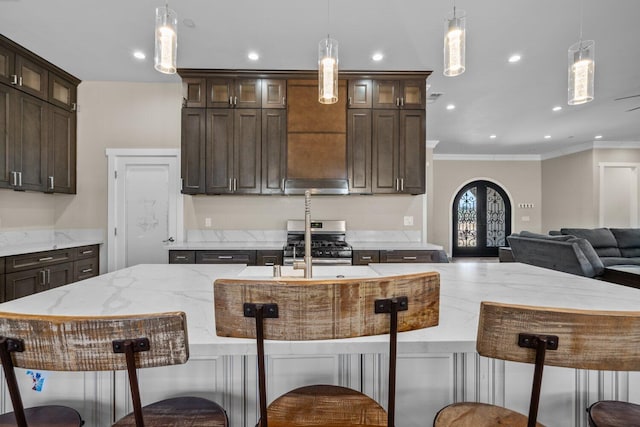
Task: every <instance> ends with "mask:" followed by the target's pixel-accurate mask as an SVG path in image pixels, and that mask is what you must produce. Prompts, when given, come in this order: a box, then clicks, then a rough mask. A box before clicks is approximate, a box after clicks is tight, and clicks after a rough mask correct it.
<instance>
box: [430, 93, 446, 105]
mask: <svg viewBox="0 0 640 427" xmlns="http://www.w3.org/2000/svg"><path fill="white" fill-rule="evenodd" d="M442 95H443V93H441V92H433V93H430V94H429V96H427V104H433V103H434V102H436V101H437V100H438V98H440V97H441V96H442Z"/></svg>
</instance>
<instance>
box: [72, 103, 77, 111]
mask: <svg viewBox="0 0 640 427" xmlns="http://www.w3.org/2000/svg"><path fill="white" fill-rule="evenodd" d="M71 111H78V104H77V103H75V102H72V103H71Z"/></svg>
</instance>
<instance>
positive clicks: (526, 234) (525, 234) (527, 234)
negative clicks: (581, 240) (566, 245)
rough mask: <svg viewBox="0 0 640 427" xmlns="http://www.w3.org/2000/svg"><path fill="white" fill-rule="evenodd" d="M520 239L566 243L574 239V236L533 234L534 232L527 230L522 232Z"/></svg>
mask: <svg viewBox="0 0 640 427" xmlns="http://www.w3.org/2000/svg"><path fill="white" fill-rule="evenodd" d="M520 237H528V238H530V239H544V240H555V241H560V242H566V241H567V240H569V239H573V238H574V236H564V235H560V236H558V235H554V236H550V235H548V234H539V233H532V232H530V231H526V230H523V231H521V232H520Z"/></svg>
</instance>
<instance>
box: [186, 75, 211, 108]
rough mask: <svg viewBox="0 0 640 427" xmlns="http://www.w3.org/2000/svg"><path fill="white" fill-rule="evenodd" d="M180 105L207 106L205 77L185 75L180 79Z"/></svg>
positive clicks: (188, 106)
mask: <svg viewBox="0 0 640 427" xmlns="http://www.w3.org/2000/svg"><path fill="white" fill-rule="evenodd" d="M182 106H183V107H184V108H205V107H206V106H207V79H206V78H204V77H185V78H183V79H182Z"/></svg>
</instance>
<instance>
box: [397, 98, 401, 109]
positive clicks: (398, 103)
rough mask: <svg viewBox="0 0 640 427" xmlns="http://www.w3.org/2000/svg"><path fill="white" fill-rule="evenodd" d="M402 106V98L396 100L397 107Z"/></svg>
mask: <svg viewBox="0 0 640 427" xmlns="http://www.w3.org/2000/svg"><path fill="white" fill-rule="evenodd" d="M399 106H400V98H396V107H399Z"/></svg>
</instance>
